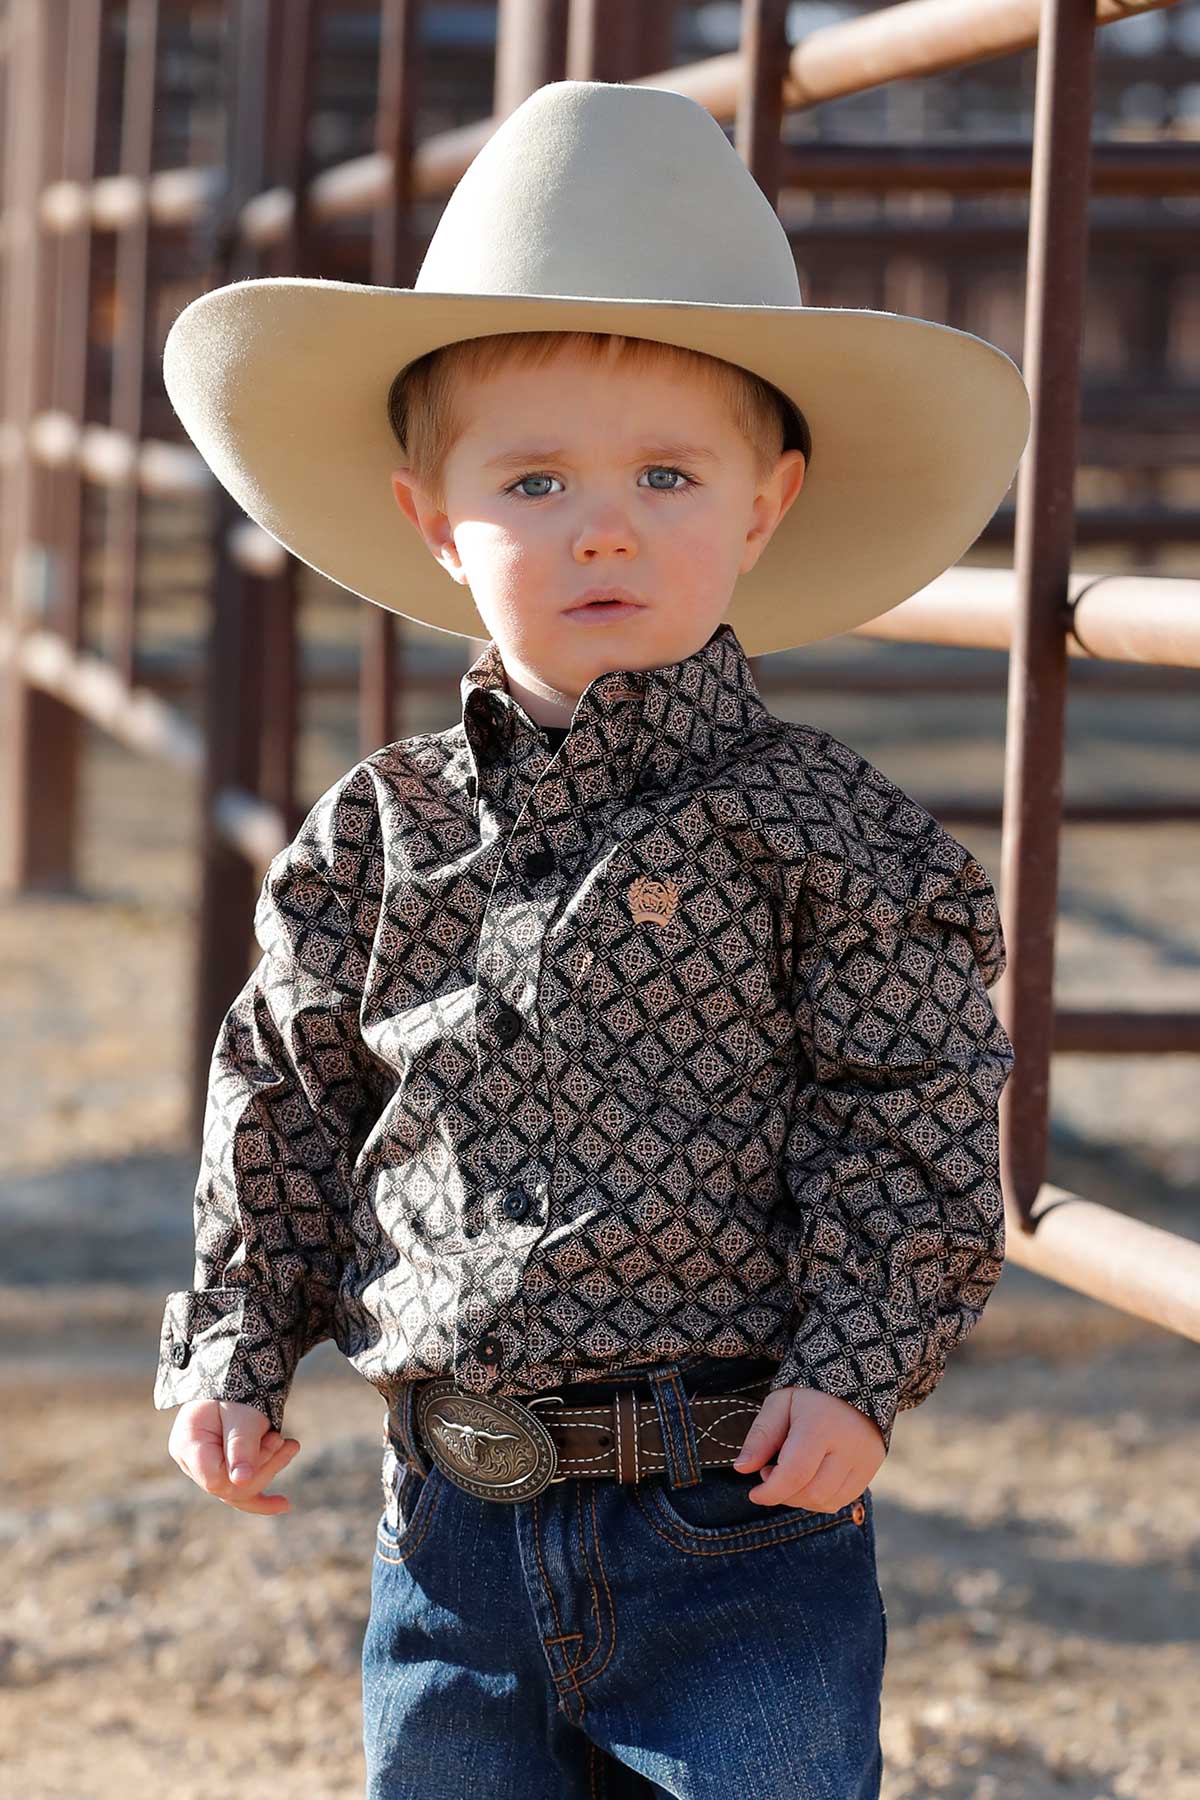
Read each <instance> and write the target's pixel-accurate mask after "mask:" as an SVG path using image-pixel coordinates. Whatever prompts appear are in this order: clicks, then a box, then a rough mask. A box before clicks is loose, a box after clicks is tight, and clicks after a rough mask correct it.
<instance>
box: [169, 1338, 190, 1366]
mask: <svg viewBox="0 0 1200 1800" xmlns="http://www.w3.org/2000/svg"><path fill="white" fill-rule="evenodd" d="M191 1360H192V1346H191V1345H190V1344H172V1345H171V1361H172V1362H173V1363H174V1364H175V1367H176V1368H177V1369H186V1368H187V1366H188V1364H189V1363H190V1362H191Z"/></svg>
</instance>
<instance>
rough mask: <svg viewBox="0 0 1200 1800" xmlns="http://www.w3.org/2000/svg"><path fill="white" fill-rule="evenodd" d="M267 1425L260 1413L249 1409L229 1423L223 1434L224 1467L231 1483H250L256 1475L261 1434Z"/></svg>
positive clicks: (267, 1421) (267, 1422)
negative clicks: (227, 1471) (247, 1414)
mask: <svg viewBox="0 0 1200 1800" xmlns="http://www.w3.org/2000/svg"><path fill="white" fill-rule="evenodd" d="M247 1412H248V1413H249V1416H248V1417H247V1416H246V1413H247ZM269 1425H270V1420H269V1419H267V1418H264V1416H263V1414H262V1413H260V1412H258V1411H257V1410H253V1409H249V1408H247V1409H246V1410H245V1412H244V1413H243V1416H242V1417H240V1418H234V1419H233V1420H232V1421H231V1422H230V1424H229V1426H228V1428H227V1430H226V1434H225V1466H226V1468H227V1469H228V1470H229V1479H230V1480H231V1481H250V1480H251V1479H252V1478H253V1477H254V1475H255V1474H256V1473H257V1470H258V1465H259V1460H260V1450H261V1444H262V1438H263V1432H264V1431H265V1430H266V1428H267V1427H268V1426H269Z"/></svg>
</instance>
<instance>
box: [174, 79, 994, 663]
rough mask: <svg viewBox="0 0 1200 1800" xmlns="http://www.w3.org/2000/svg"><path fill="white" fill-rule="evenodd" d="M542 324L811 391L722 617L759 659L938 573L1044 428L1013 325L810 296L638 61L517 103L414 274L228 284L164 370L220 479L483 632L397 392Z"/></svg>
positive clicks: (466, 631)
mask: <svg viewBox="0 0 1200 1800" xmlns="http://www.w3.org/2000/svg"><path fill="white" fill-rule="evenodd" d="M614 218H618V219H619V222H620V230H619V231H615V230H614V228H613V227H614ZM546 330H556V331H603V332H614V333H621V334H624V335H627V336H630V337H642V338H653V339H656V340H658V341H660V342H662V343H666V344H678V345H682V346H684V347H685V348H687V349H691V350H699V351H703V352H704V353H705V354H706V355H709V356H717V357H722V358H724V359H725V360H726V361H727V362H731V363H737V364H740V365H741V366H742V367H743V368H746V369H749V370H751V371H752V372H753V373H754V374H756V375H759V376H761V377H762V378H763V379H764V380H766V381H768V382H770V383H771V384H772V385H773V386H774V387H775V388H777V389H778V390H779V392H780V393H781V394H782V395H783V396H784V397H785V399H786V400H787V401H789V402H790V403H792V405H793V406H794V407H795V408H798V409H799V412H800V415H801V418H800V419H799V420H796V421H794V427H795V430H796V432H797V433H798V435H796V436H793V437H790V438H789V444H791V443H795V444H796V445H797V446H798V447H799V448H801V449H805V450H806V453H808V452H809V451H811V464H810V467H809V468H808V469H807V471H806V474H805V480H804V485H803V487H802V489H801V491H800V493H799V495H798V496H797V498H796V499H795V500H794V501H793V503H792V505H791V507H790V508H789V510H788V511H787V512H786V513H785V514H784V516H783V518H782V520H781V521H780V523H779V525H778V526H777V528H776V531H775V534H774V536H773V537H772V539H771V541H770V543H769V544H768V545H767V548H766V549H765V551H764V552H763V553H762V555H761V556H760V557H759V560H758V562H757V564H756V565H755V567H754V568H753V569H752V570H751V571H750V572H749V573H748V574H745V575H743V576H741V577H740V579H739V581H738V584H737V586H736V588H735V590H734V593H733V597H732V599H731V601H730V605H729V608H728V610H727V612H726V614H725V618H726V620H727V621H728V623H729V624H730V625H731V626H732V627H733V629H734V631H735V632H736V634H737V636H738V639H739V641H740V642H741V644H742V647H743V649H744V650H745V652H746V653H747V654H748V655H763V654H765V653H766V652H768V651H771V650H782V649H787V648H790V647H792V646H795V645H798V644H804V643H809V642H812V641H813V640H815V639H818V638H825V637H830V636H832V635H834V634H836V633H838V632H842V631H847V630H849V629H850V627H851V626H854V625H859V624H863V623H864V622H865V621H866V620H868V619H873V618H875V617H877V616H878V615H879V614H880V613H884V612H886V611H887V610H888V609H889V608H890V607H893V606H897V605H899V603H900V602H901V601H902V600H905V599H907V598H908V596H909V595H910V594H913V593H915V592H916V591H917V590H918V589H919V588H921V587H924V586H925V585H926V583H928V582H930V581H932V580H933V579H934V578H935V577H936V576H938V575H940V574H941V573H942V572H943V571H944V570H945V569H947V568H948V567H950V566H951V564H953V563H954V562H956V561H957V559H958V558H959V557H960V556H961V555H962V554H963V552H964V551H965V550H967V549H968V548H969V547H970V545H971V544H972V543H973V542H974V540H975V538H976V537H977V536H978V535H979V533H980V531H981V530H982V529H983V527H984V525H985V524H986V523H987V521H988V520H989V518H990V517H991V515H992V513H993V512H994V511H995V509H996V507H997V505H998V504H999V502H1000V500H1001V499H1002V498H1003V496H1004V494H1005V492H1006V491H1007V489H1008V487H1009V484H1010V482H1011V481H1012V478H1013V474H1014V472H1015V470H1016V467H1017V464H1018V462H1019V460H1020V456H1021V452H1022V450H1023V449H1024V446H1025V442H1026V438H1027V436H1028V433H1029V423H1030V407H1029V395H1028V392H1027V390H1026V387H1025V383H1024V381H1023V380H1022V378H1021V374H1020V371H1019V370H1018V368H1017V366H1016V364H1015V363H1014V362H1013V361H1012V360H1011V358H1010V357H1008V356H1006V355H1005V354H1004V352H1003V351H1002V350H999V349H997V347H996V346H995V345H994V344H990V343H988V342H987V341H986V340H984V339H983V338H979V337H975V336H973V335H972V334H971V333H969V332H965V331H956V330H952V329H951V328H950V327H949V326H946V325H938V324H934V323H933V322H931V321H930V320H927V319H914V318H908V317H905V316H903V315H900V314H896V313H887V312H872V311H869V310H867V309H865V308H846V307H813V306H804V305H803V304H802V302H801V299H800V286H799V280H798V278H797V274H796V265H795V259H794V257H793V254H792V249H791V246H790V244H789V242H788V238H787V234H786V233H785V231H784V229H783V226H782V225H781V224H780V222H779V219H778V217H777V216H776V213H775V211H774V209H773V208H772V206H771V205H770V203H769V202H768V200H767V199H766V197H765V196H764V194H763V192H762V190H761V189H760V188H759V186H758V184H757V182H756V181H755V180H754V178H753V177H752V176H751V174H750V173H749V170H748V169H747V168H746V166H745V164H744V163H743V162H742V160H741V158H740V156H739V155H738V153H737V151H736V150H735V149H734V148H733V146H732V145H731V144H730V142H729V140H728V138H727V137H726V135H725V133H724V131H723V130H722V128H721V126H720V125H718V124H717V122H716V120H715V119H714V118H713V117H712V115H711V114H710V113H709V112H708V111H707V110H706V109H705V108H704V107H703V106H701V105H699V104H698V103H697V102H696V101H694V100H690V99H688V98H687V97H686V96H684V95H682V94H676V93H672V92H670V91H669V90H667V89H664V88H650V87H633V86H625V85H623V84H622V83H619V82H603V81H554V82H550V83H549V84H548V85H547V86H545V87H542V88H539V89H538V90H537V91H536V92H535V93H533V94H531V95H530V97H529V99H528V100H526V101H524V102H523V103H522V105H520V106H519V107H517V109H516V110H515V111H514V112H513V113H511V114H510V115H509V116H508V117H507V118H506V119H505V120H504V121H503V123H502V124H501V125H500V126H499V127H498V128H497V130H496V131H495V132H494V133H493V135H492V136H491V137H490V138H489V139H488V141H487V143H486V144H485V145H484V147H483V149H482V150H480V152H479V154H478V155H477V156H476V157H475V159H474V161H473V162H472V163H471V164H470V166H469V168H468V169H467V170H466V172H465V173H464V175H463V177H462V179H461V180H460V182H459V183H458V186H457V187H456V188H455V190H454V192H453V193H452V194H451V196H450V198H449V200H448V202H447V204H446V207H445V210H444V211H443V213H442V215H441V218H440V219H439V221H438V225H437V229H436V231H435V232H434V234H433V237H432V239H431V241H430V244H429V248H428V250H427V252H426V255H425V259H424V262H423V263H422V265H421V270H420V273H419V275H418V276H417V279H416V284H415V286H413V287H411V288H385V287H374V286H369V285H368V286H360V285H356V284H354V283H351V282H343V281H324V280H320V279H312V278H307V277H287V276H284V277H268V278H265V279H253V280H248V281H235V282H231V283H229V284H228V285H226V286H224V287H218V288H214V289H213V290H211V291H210V292H209V293H206V294H201V295H200V296H199V297H198V298H197V299H195V300H193V301H192V302H191V304H190V305H188V306H187V307H185V308H184V310H183V312H181V313H180V315H179V317H178V318H177V319H176V320H175V321H174V323H173V325H172V326H171V330H170V332H169V334H168V336H167V340H166V345H165V348H164V352H163V375H164V379H165V382H166V389H167V394H168V396H169V398H170V401H171V404H172V406H173V407H174V408H175V411H176V412H177V413H178V415H179V417H180V419H181V420H182V422H183V425H184V427H185V429H186V431H187V433H188V435H189V437H190V438H191V439H192V441H193V443H194V444H195V445H196V447H197V449H198V450H199V451H200V453H201V455H202V456H203V457H204V459H205V461H206V462H207V463H208V465H209V467H210V468H211V469H212V471H213V473H214V474H215V475H216V476H217V478H218V480H219V481H221V483H222V484H223V485H224V486H225V487H226V488H227V489H228V490H229V492H230V494H232V496H233V498H234V499H235V500H236V501H237V503H238V504H239V505H240V506H241V507H242V508H243V509H244V511H245V512H246V513H247V514H248V515H249V516H250V518H252V519H253V520H255V521H256V523H257V524H259V525H261V526H262V527H263V529H264V530H265V531H267V532H269V533H270V535H271V536H272V537H273V538H275V539H277V541H278V542H279V543H281V544H283V545H284V546H285V547H286V548H287V549H288V550H290V551H291V552H292V554H293V555H294V556H297V557H299V558H300V559H301V561H302V562H305V563H308V564H309V566H310V567H312V568H314V569H317V570H319V571H320V573H321V574H323V575H326V576H328V577H329V579H330V580H331V581H335V582H337V583H339V584H340V585H341V586H342V587H345V588H349V590H350V591H351V593H354V594H358V595H360V596H361V597H362V598H363V599H364V600H370V601H373V602H374V604H375V605H377V606H382V607H386V608H387V609H389V610H390V611H392V612H396V613H400V614H402V615H403V616H404V617H405V618H408V619H412V620H415V621H417V622H419V623H420V624H423V625H429V626H431V627H433V628H434V629H436V630H440V631H449V632H456V633H460V634H462V635H464V636H466V637H471V638H486V637H488V636H489V632H488V629H487V627H486V626H485V625H484V623H483V621H482V619H481V618H480V616H479V614H478V612H477V611H476V609H475V606H474V603H473V602H472V599H471V595H470V592H469V590H468V589H467V588H465V587H463V586H461V585H460V584H459V583H457V582H456V581H454V579H453V578H452V577H451V576H450V575H449V574H448V573H447V571H446V570H444V569H443V568H441V566H440V565H439V564H438V563H437V562H436V561H435V560H434V558H433V557H432V556H431V555H430V553H429V551H428V549H427V547H426V545H425V543H424V541H423V540H422V539H421V537H420V536H419V535H418V533H417V532H416V530H415V529H414V528H413V526H412V524H411V523H410V522H409V521H408V520H407V519H406V518H405V517H404V516H403V514H402V513H401V511H400V509H399V507H398V506H397V504H396V500H395V496H394V493H393V490H392V484H391V471H392V470H393V469H394V468H395V467H397V466H398V459H399V458H400V457H401V456H402V450H401V447H400V444H399V442H398V440H397V438H396V436H395V434H394V432H393V429H392V425H391V422H390V416H389V395H390V392H391V389H392V384H393V380H394V378H395V377H396V376H397V374H398V372H399V371H401V370H402V369H403V368H404V367H406V366H407V365H408V364H409V363H411V362H413V361H415V360H416V359H417V358H418V357H420V356H424V355H425V354H427V352H429V351H431V350H434V349H437V348H439V347H440V346H441V345H443V344H450V343H453V342H455V341H457V340H458V339H461V338H470V337H485V336H489V335H491V334H493V333H496V332H508V331H546ZM806 429H807V431H808V432H810V433H811V440H809V439H807V438H806V436H805V431H806Z"/></svg>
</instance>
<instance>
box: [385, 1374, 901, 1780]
mask: <svg viewBox="0 0 1200 1800" xmlns="http://www.w3.org/2000/svg"><path fill="white" fill-rule="evenodd" d="M737 1366H738V1365H736V1364H730V1365H729V1369H730V1373H729V1377H728V1378H727V1379H726V1380H725V1381H717V1382H712V1381H709V1382H706V1383H705V1384H704V1385H705V1386H706V1387H707V1388H708V1389H709V1391H712V1392H728V1391H732V1390H733V1389H734V1388H735V1387H736V1386H737V1385H738V1381H737V1375H736V1369H737ZM683 1368H684V1365H681V1364H679V1363H663V1364H660V1365H657V1367H656V1368H654V1369H652V1370H648V1371H645V1372H644V1375H643V1377H641V1378H639V1379H638V1380H637V1381H631V1380H630V1379H629V1377H628V1376H626V1377H625V1378H624V1379H622V1378H620V1377H612V1378H609V1379H608V1380H607V1381H598V1382H596V1383H594V1384H589V1388H588V1396H589V1397H596V1398H598V1397H601V1395H605V1396H606V1395H607V1394H608V1393H611V1391H612V1389H613V1388H615V1387H616V1386H632V1387H634V1388H636V1389H638V1390H640V1391H641V1392H642V1393H643V1394H644V1396H645V1397H646V1398H650V1397H651V1396H652V1397H653V1398H654V1400H655V1401H656V1403H657V1406H658V1413H659V1419H660V1422H661V1424H662V1428H663V1432H664V1439H665V1440H666V1439H669V1440H670V1441H671V1443H672V1444H673V1445H674V1446H675V1450H676V1452H677V1454H675V1455H674V1456H672V1457H670V1458H669V1462H670V1465H671V1467H673V1468H674V1470H675V1471H676V1473H677V1475H678V1479H673V1478H672V1474H671V1467H669V1468H668V1470H667V1471H665V1472H664V1473H662V1474H658V1475H651V1476H644V1477H643V1478H642V1480H641V1481H639V1482H636V1483H633V1482H630V1483H619V1482H617V1481H616V1480H615V1479H611V1478H608V1479H606V1478H596V1477H579V1478H571V1479H568V1480H566V1481H563V1482H560V1483H557V1484H555V1485H553V1486H551V1487H549V1488H547V1489H546V1490H545V1491H544V1492H543V1493H541V1494H538V1495H536V1496H534V1497H533V1498H531V1499H529V1500H524V1501H515V1502H499V1501H495V1500H485V1499H480V1498H477V1497H476V1496H475V1495H473V1494H468V1493H466V1492H464V1490H463V1489H462V1488H460V1487H458V1486H457V1484H456V1483H455V1482H453V1481H451V1480H450V1479H449V1478H448V1477H447V1476H445V1475H444V1474H443V1472H442V1471H441V1470H440V1469H439V1468H438V1467H437V1465H436V1464H435V1463H433V1462H432V1461H431V1460H430V1459H429V1458H428V1457H427V1456H425V1455H424V1454H423V1453H421V1451H420V1449H419V1447H418V1450H417V1453H416V1455H415V1456H414V1455H413V1454H412V1445H413V1442H414V1440H413V1438H412V1437H411V1435H410V1433H411V1431H412V1395H413V1391H414V1390H413V1389H412V1388H411V1387H409V1388H407V1389H405V1390H403V1392H402V1395H401V1396H400V1398H399V1399H398V1400H397V1402H396V1404H395V1405H394V1406H393V1409H392V1412H391V1413H389V1415H388V1423H387V1428H386V1433H387V1439H388V1444H389V1446H391V1445H392V1444H394V1450H393V1451H392V1452H391V1454H390V1455H389V1453H388V1451H387V1450H385V1465H384V1466H385V1489H386V1504H385V1507H384V1511H383V1514H382V1516H381V1517H380V1519H379V1522H378V1526H377V1534H376V1544H375V1555H374V1561H373V1565H372V1574H371V1611H370V1617H369V1619H368V1622H367V1628H366V1633H365V1636H364V1640H363V1649H362V1679H363V1747H364V1751H365V1755H366V1763H367V1785H366V1800H402V1797H403V1800H410V1797H411V1800H465V1796H468V1795H470V1796H472V1800H596V1797H597V1796H599V1797H601V1800H624V1797H626V1796H630V1797H632V1796H648V1795H675V1796H678V1797H679V1800H717V1797H718V1796H720V1800H729V1797H730V1796H732V1795H738V1796H741V1795H751V1794H756V1795H757V1794H762V1795H770V1796H771V1800H877V1797H878V1794H879V1788H880V1780H881V1775H882V1767H883V1756H882V1750H881V1747H880V1742H879V1715H880V1693H881V1687H882V1681H883V1665H884V1657H885V1655H886V1648H887V1623H886V1614H885V1611H884V1604H883V1597H882V1594H881V1592H880V1589H879V1586H878V1583H877V1580H876V1567H875V1537H874V1515H873V1504H872V1498H871V1493H870V1489H869V1488H868V1489H867V1490H866V1491H865V1492H864V1493H863V1494H862V1495H861V1497H860V1498H859V1499H858V1500H852V1501H850V1502H848V1503H847V1504H846V1505H845V1506H843V1507H841V1508H839V1509H838V1510H837V1511H836V1512H810V1511H807V1510H806V1509H805V1508H803V1507H799V1506H773V1507H764V1506H759V1505H756V1504H755V1503H754V1502H753V1501H751V1500H750V1499H749V1498H748V1497H747V1496H748V1493H749V1489H750V1487H751V1486H752V1485H753V1483H754V1482H756V1481H757V1480H758V1479H759V1477H758V1474H757V1473H754V1474H751V1475H745V1474H742V1473H740V1472H739V1471H738V1470H736V1469H733V1468H708V1469H705V1470H704V1472H703V1475H702V1476H698V1475H697V1472H696V1468H697V1465H695V1464H693V1465H692V1466H690V1467H689V1455H688V1451H689V1448H690V1449H691V1450H692V1451H694V1449H695V1436H694V1424H693V1420H692V1415H691V1407H690V1405H689V1403H688V1396H687V1392H686V1388H687V1382H686V1374H683V1376H682V1377H681V1379H680V1380H679V1381H676V1380H675V1379H674V1377H676V1376H679V1375H680V1373H681V1370H683ZM593 1390H594V1394H593ZM563 1391H564V1392H567V1393H569V1394H570V1395H572V1396H573V1397H574V1398H576V1399H578V1398H581V1397H583V1395H582V1393H581V1390H580V1389H579V1388H578V1387H572V1388H570V1389H566V1390H563ZM693 1391H700V1389H699V1386H697V1387H696V1388H695V1389H694V1390H693ZM422 1464H423V1465H424V1467H425V1469H426V1470H427V1471H428V1472H427V1473H422V1471H421V1465H422ZM389 1470H390V1474H389Z"/></svg>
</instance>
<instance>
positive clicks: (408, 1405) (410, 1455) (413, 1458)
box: [387, 1381, 430, 1476]
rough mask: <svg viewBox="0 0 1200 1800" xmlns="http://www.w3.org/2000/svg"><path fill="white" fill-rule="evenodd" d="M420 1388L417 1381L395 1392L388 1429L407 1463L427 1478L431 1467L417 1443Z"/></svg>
mask: <svg viewBox="0 0 1200 1800" xmlns="http://www.w3.org/2000/svg"><path fill="white" fill-rule="evenodd" d="M418 1386H419V1383H417V1382H415V1381H406V1382H404V1383H403V1385H402V1386H400V1387H399V1388H397V1389H396V1390H395V1394H394V1398H393V1400H392V1404H391V1406H390V1407H389V1409H388V1415H387V1429H388V1430H389V1431H390V1432H391V1434H392V1439H393V1442H394V1443H396V1444H398V1446H399V1449H400V1452H401V1454H402V1455H403V1457H404V1459H405V1461H406V1462H408V1463H409V1464H411V1466H412V1467H413V1468H414V1469H415V1470H416V1471H417V1474H418V1475H421V1476H425V1475H428V1474H429V1470H430V1465H429V1463H428V1461H427V1460H426V1458H425V1456H424V1454H423V1452H422V1450H421V1447H420V1444H419V1443H418V1442H417V1431H416V1420H415V1399H416V1390H417V1387H418Z"/></svg>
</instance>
